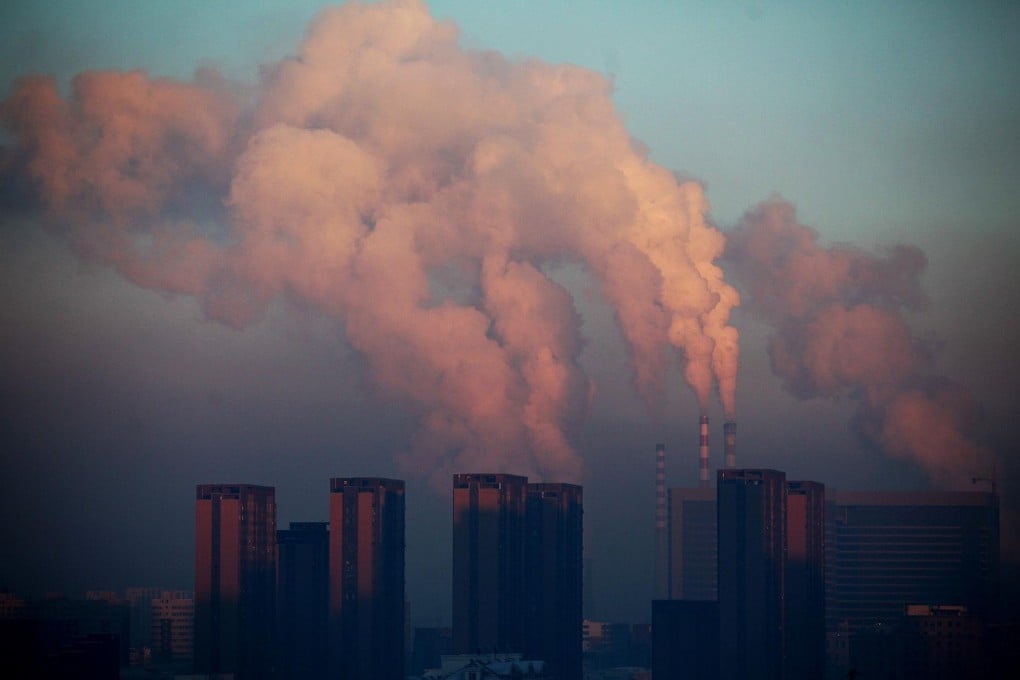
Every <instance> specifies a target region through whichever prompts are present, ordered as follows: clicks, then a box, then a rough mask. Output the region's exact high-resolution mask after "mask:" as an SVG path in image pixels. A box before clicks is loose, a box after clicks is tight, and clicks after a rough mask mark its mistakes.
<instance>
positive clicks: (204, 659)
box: [195, 484, 276, 679]
mask: <svg viewBox="0 0 1020 680" xmlns="http://www.w3.org/2000/svg"><path fill="white" fill-rule="evenodd" d="M275 596H276V497H275V490H274V489H273V487H269V486H255V485H252V484H200V485H199V486H198V487H197V491H196V502H195V671H196V673H202V674H216V673H224V674H225V673H233V674H234V675H235V676H236V677H237V678H240V679H244V678H259V677H267V676H269V675H271V674H272V671H273V651H274V650H275V641H274V639H273V628H274V624H275V617H276V612H275V599H276V597H275Z"/></svg>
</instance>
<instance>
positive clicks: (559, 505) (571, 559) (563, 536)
mask: <svg viewBox="0 0 1020 680" xmlns="http://www.w3.org/2000/svg"><path fill="white" fill-rule="evenodd" d="M583 512H584V511H583V499H582V489H581V487H580V486H577V485H574V484H528V485H527V500H526V509H525V531H526V537H525V586H524V590H525V598H526V611H525V613H524V616H525V621H526V624H525V636H524V647H523V649H524V654H525V656H526V657H527V658H529V659H542V660H543V661H545V662H546V664H547V666H548V672H549V674H551V675H553V676H554V677H556V678H557V679H558V680H580V678H581V622H582V620H583V615H582V611H581V609H582V593H583V588H582V584H581V578H582V570H583V564H582V553H583V536H582V526H583Z"/></svg>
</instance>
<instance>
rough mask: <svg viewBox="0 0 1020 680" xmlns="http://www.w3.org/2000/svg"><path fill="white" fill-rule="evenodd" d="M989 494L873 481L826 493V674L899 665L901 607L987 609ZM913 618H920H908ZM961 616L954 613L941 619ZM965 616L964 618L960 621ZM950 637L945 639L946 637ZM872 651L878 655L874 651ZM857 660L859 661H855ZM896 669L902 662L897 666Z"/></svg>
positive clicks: (992, 572) (993, 515) (985, 612)
mask: <svg viewBox="0 0 1020 680" xmlns="http://www.w3.org/2000/svg"><path fill="white" fill-rule="evenodd" d="M998 576H999V504H998V498H997V497H996V496H995V495H994V494H989V493H984V492H951V491H900V492H889V491H875V492H835V493H830V494H828V498H827V508H826V586H825V595H826V636H827V645H826V648H827V665H828V668H829V670H830V672H831V673H833V674H846V673H847V672H848V671H849V670H851V669H853V670H857V672H858V674H859V675H860V677H863V676H864V673H863V670H864V669H866V668H870V667H874V664H876V663H881V664H884V666H882V667H888V665H889V664H893V665H894V666H895V667H897V668H905V667H904V666H903V665H902V664H904V663H906V661H905V660H904V659H903V658H899V657H897V656H896V655H897V654H899V655H901V656H902V654H905V653H907V652H909V650H910V647H909V645H907V646H904V645H905V643H904V642H903V635H905V634H906V633H904V632H903V630H902V629H903V626H904V625H905V624H904V619H903V617H904V612H905V611H906V608H907V606H908V605H916V604H923V605H926V606H933V607H936V610H935V611H938V612H939V615H938V616H935V617H934V618H932V619H926V620H930V621H934V622H936V623H937V622H939V621H942V620H943V619H944V616H943V615H945V614H947V613H948V612H951V611H953V610H952V609H951V608H952V607H963V608H965V609H966V612H967V616H966V621H968V622H971V621H981V622H982V624H983V625H987V624H989V623H991V622H992V621H994V620H995V618H996V614H997V612H996V604H997V598H998ZM916 621H921V620H920V619H917V620H915V622H916ZM951 621H953V622H954V625H962V623H961V622H962V621H964V619H960V618H957V619H951ZM967 625H970V623H968V624H967ZM954 644H955V643H954ZM876 660H878V661H876ZM861 664H864V665H865V666H863V667H861V668H858V666H861ZM904 672H906V671H904Z"/></svg>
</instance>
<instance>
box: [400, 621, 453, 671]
mask: <svg viewBox="0 0 1020 680" xmlns="http://www.w3.org/2000/svg"><path fill="white" fill-rule="evenodd" d="M452 647H453V629H452V628H415V629H414V642H413V643H412V644H411V667H410V668H409V669H408V672H409V673H410V674H411V675H421V674H422V673H423V672H425V670H426V669H428V668H439V665H440V663H441V661H442V657H443V656H444V655H447V654H449V653H450V649H451V648H452Z"/></svg>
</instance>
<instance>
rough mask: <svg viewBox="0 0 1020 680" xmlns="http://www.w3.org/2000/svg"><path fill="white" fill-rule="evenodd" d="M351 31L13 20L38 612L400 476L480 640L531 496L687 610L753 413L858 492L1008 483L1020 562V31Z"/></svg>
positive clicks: (529, 19) (699, 5) (16, 534)
mask: <svg viewBox="0 0 1020 680" xmlns="http://www.w3.org/2000/svg"><path fill="white" fill-rule="evenodd" d="M324 8H327V5H325V4H323V3H318V2H286V3H284V2H228V1H223V2H217V3H200V2H161V1H157V2H149V3H129V2H90V3H56V2H32V3H28V2H14V3H6V4H5V6H4V8H3V9H0V87H2V88H3V89H2V90H0V93H2V94H0V97H2V98H3V100H2V103H0V244H2V245H0V260H2V262H0V265H2V266H0V374H2V380H0V401H2V408H3V412H4V413H5V418H4V427H3V428H2V430H0V478H2V479H4V480H5V482H6V483H5V487H6V492H5V493H4V494H3V495H2V499H0V513H2V516H3V517H4V518H5V519H4V520H3V522H2V523H0V527H2V529H0V531H2V533H0V587H6V588H9V589H11V590H13V591H15V592H19V593H27V594H38V593H42V592H46V591H53V590H62V591H66V592H76V591H83V590H86V589H107V588H121V587H125V586H129V585H165V586H167V587H169V588H182V587H185V588H186V587H191V584H192V578H193V574H192V569H193V567H192V564H193V562H192V560H193V545H192V541H193V529H194V526H193V521H194V520H193V517H194V515H193V498H194V497H193V493H194V486H195V485H196V484H199V483H212V482H250V483H260V484H271V485H274V486H276V489H277V500H278V505H279V525H280V527H281V528H283V527H285V526H286V525H287V523H288V522H291V521H323V520H325V518H326V516H327V508H328V479H329V477H331V476H375V475H383V476H393V477H400V478H404V479H407V482H408V497H407V504H408V518H407V532H408V534H407V574H408V576H407V592H408V596H409V598H410V600H411V611H412V620H413V621H414V622H415V623H416V624H418V625H432V624H437V623H447V622H448V621H449V597H450V585H449V583H448V578H449V576H448V574H449V559H450V558H449V555H450V507H449V505H450V494H449V484H448V480H449V473H450V472H453V471H457V472H469V471H503V470H504V469H505V470H506V471H510V472H521V473H525V474H529V476H530V477H531V478H533V479H545V480H546V481H561V480H566V481H575V482H580V483H583V484H584V487H585V543H586V553H587V555H588V556H589V557H590V558H591V560H592V581H593V585H594V592H595V602H594V607H593V609H592V611H591V612H590V613H591V614H592V615H593V616H595V617H598V618H605V619H614V620H624V621H642V620H648V617H649V611H648V609H649V608H648V602H647V601H648V599H649V598H650V594H651V590H652V579H651V574H652V545H653V537H652V521H653V515H654V494H653V482H654V447H655V444H656V443H658V442H664V443H665V444H666V447H667V455H668V458H667V467H668V473H667V474H668V479H669V483H670V485H673V486H690V485H693V484H695V483H696V480H697V460H696V457H697V423H698V416H699V414H700V413H701V412H702V411H704V412H706V413H707V414H708V415H709V416H710V418H711V420H712V427H713V430H712V446H713V453H712V455H713V459H712V465H713V467H717V466H718V465H719V464H720V462H721V459H722V451H721V446H720V444H721V439H722V437H721V425H722V422H723V421H724V420H725V419H726V418H727V417H735V418H736V420H737V421H738V423H739V435H738V463H739V464H740V465H742V466H747V467H769V468H776V469H781V470H785V471H786V472H787V475H788V477H789V478H801V479H815V480H818V481H821V482H823V483H825V484H826V485H827V487H829V488H836V489H848V490H849V489H855V490H856V489H923V488H930V487H933V486H934V487H947V488H971V489H974V488H980V489H986V488H989V487H990V485H991V483H990V482H988V481H984V480H983V479H979V480H978V482H977V483H972V479H973V478H974V477H979V478H987V479H991V478H993V477H994V479H995V485H996V487H997V489H998V491H999V492H1000V494H1001V497H1002V509H1003V524H1004V529H1003V548H1004V556H1005V557H1006V558H1008V559H1009V560H1011V561H1014V562H1017V561H1020V545H1017V544H1016V542H1015V540H1014V539H1013V538H1012V537H1015V536H1016V535H1018V534H1020V532H1018V531H1017V527H1018V522H1017V517H1018V511H1020V461H1018V459H1017V453H1016V452H1017V450H1018V448H1020V447H1018V434H1020V433H1018V428H1017V425H1016V417H1015V413H1016V411H1017V406H1018V404H1017V398H1016V394H1017V393H1018V392H1017V388H1018V387H1020V385H1018V383H1020V370H1018V369H1020V366H1018V363H1020V362H1018V360H1017V356H1018V353H1017V352H1016V350H1015V348H1016V347H1017V346H1018V342H1020V322H1018V321H1017V317H1016V315H1015V314H1014V311H1013V310H1014V307H1015V305H1016V303H1017V302H1018V301H1020V274H1018V273H1017V270H1016V266H1015V264H1016V262H1017V261H1018V256H1020V234H1018V232H1017V227H1018V226H1020V225H1018V223H1017V220H1018V215H1020V198H1018V194H1017V192H1016V190H1015V187H1016V186H1017V185H1018V180H1020V161H1018V160H1017V159H1018V158H1020V135H1017V134H1016V132H1017V130H1018V129H1020V90H1018V89H1017V88H1016V83H1017V82H1020V45H1018V44H1017V42H1016V40H1015V39H1014V36H1015V35H1016V34H1017V31H1018V29H1020V8H1017V7H1016V6H1015V5H1014V4H1013V3H1006V2H984V3H970V4H967V5H963V4H961V3H950V2H946V3H920V2H918V3H914V2H905V3H894V4H889V3H880V2H863V3H851V4H847V5H838V6H837V5H831V4H828V5H824V6H819V5H818V4H817V3H796V2H785V3H767V2H760V3H754V2H741V3H736V2H723V3H707V2H651V1H648V2H638V3H617V2H586V3H577V2H566V1H550V2H545V3H541V6H539V5H538V4H533V3H527V4H525V3H476V2H454V1H451V2H438V1H437V2H430V3H427V4H418V3H415V2H410V3H381V4H380V5H366V6H364V7H361V6H347V7H344V8H342V9H339V10H337V9H327V10H326V11H325V12H324V13H320V12H321V11H322V10H323V9H324ZM38 74H46V75H49V76H52V80H42V79H39V78H34V79H28V80H25V79H24V77H26V76H30V75H38ZM78 74H84V75H81V76H80V77H77V76H78ZM738 300H739V302H738ZM738 336H739V352H738V350H737V340H736V338H737V337H738ZM483 468H488V469H483ZM492 468H500V470H495V469H492Z"/></svg>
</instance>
